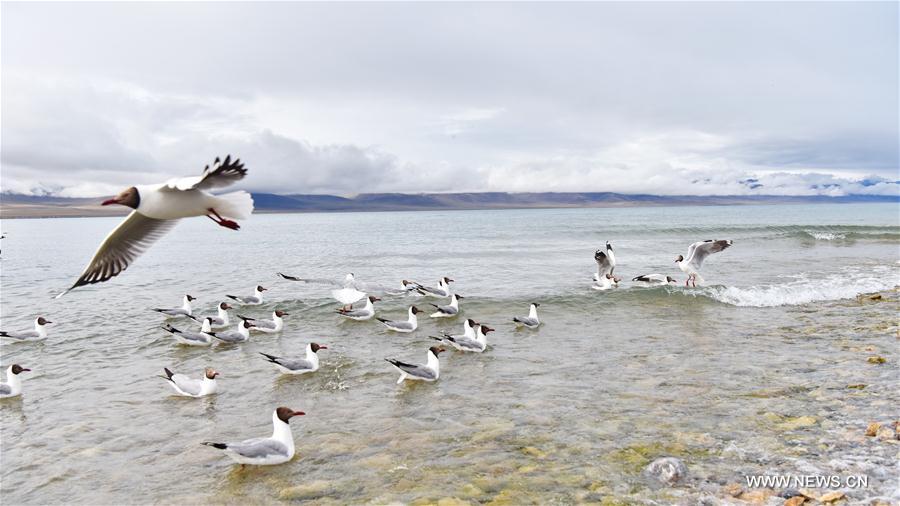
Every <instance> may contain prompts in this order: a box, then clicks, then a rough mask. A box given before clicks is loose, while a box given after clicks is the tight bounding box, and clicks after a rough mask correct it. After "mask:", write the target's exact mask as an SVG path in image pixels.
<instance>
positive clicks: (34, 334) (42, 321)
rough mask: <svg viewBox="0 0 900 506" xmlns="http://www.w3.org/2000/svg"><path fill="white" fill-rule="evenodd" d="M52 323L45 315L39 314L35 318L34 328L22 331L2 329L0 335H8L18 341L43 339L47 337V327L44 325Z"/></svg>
mask: <svg viewBox="0 0 900 506" xmlns="http://www.w3.org/2000/svg"><path fill="white" fill-rule="evenodd" d="M50 323H53V322H51V321H50V320H48V319H46V318H44V317H43V316H38V317H37V318H35V320H34V330H23V331H20V332H15V331H12V332H8V331H5V330H0V337H7V338H9V339H15V340H16V341H41V340H44V339H47V329H45V328H44V326H45V325H48V324H50Z"/></svg>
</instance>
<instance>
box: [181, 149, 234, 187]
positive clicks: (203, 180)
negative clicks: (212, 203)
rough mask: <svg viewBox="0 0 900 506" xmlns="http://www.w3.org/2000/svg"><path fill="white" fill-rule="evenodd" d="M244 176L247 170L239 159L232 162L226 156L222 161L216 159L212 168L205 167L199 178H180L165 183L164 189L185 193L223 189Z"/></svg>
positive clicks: (229, 157) (229, 156)
mask: <svg viewBox="0 0 900 506" xmlns="http://www.w3.org/2000/svg"><path fill="white" fill-rule="evenodd" d="M246 175H247V169H245V168H244V164H242V163H241V161H240V159H237V158H235V159H234V161H231V155H228V156H226V157H225V160H224V161H222V160H219V158H216V160H215V161H214V162H213V166H212V168H210V166H209V165H207V166H206V167H204V169H203V173H202V174H200V175H199V176H189V177H180V178H175V179H171V180H169V181H167V182H166V185H165V186H164V189H166V190H169V191H177V190H180V191H187V190H212V189H214V188H224V187H226V186H231V185H233V184H234V183H236V182H238V181H240V180H241V179H244V176H246Z"/></svg>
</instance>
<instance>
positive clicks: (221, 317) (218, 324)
mask: <svg viewBox="0 0 900 506" xmlns="http://www.w3.org/2000/svg"><path fill="white" fill-rule="evenodd" d="M218 307H219V314H218V315H217V316H209V317H207V318H208V319H209V325H210V327H212V328H214V329H221V328H225V327H227V326H229V325H231V319H230V318H229V317H228V310H229V309H231V305H230V304H228V303H227V302H220V303H219V306H218Z"/></svg>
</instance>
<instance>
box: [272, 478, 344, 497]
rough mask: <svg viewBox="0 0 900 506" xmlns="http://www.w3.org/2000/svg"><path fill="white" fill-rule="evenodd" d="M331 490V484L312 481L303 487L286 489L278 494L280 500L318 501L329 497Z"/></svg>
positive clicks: (297, 486)
mask: <svg viewBox="0 0 900 506" xmlns="http://www.w3.org/2000/svg"><path fill="white" fill-rule="evenodd" d="M330 490H331V483H330V482H327V481H323V480H316V481H311V482H309V483H304V484H302V485H295V486H293V487H286V488H283V489H281V490H280V491H279V492H278V498H279V499H283V500H292V499H316V498H318V497H322V496H324V495H327V493H328V492H329V491H330Z"/></svg>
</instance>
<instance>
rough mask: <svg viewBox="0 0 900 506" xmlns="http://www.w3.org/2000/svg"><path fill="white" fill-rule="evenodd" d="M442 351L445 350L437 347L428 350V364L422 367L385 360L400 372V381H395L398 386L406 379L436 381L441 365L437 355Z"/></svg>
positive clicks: (420, 365) (390, 359) (439, 374)
mask: <svg viewBox="0 0 900 506" xmlns="http://www.w3.org/2000/svg"><path fill="white" fill-rule="evenodd" d="M444 351H446V350H445V349H444V348H441V347H439V346H432V347H431V348H428V362H427V363H426V364H424V365H423V364H407V363H406V362H401V361H399V360H394V359H392V358H386V359H385V360H387V361H388V363H390V364H391V365H392V366H394V367H396V368H397V370H398V371H400V379H398V380H397V384H398V385H399V384H400V383H403V380H406V379H408V380H415V381H437V379H438V378H439V377H440V376H441V363H440V361H439V360H438V355H439V354H440V353H441V352H444Z"/></svg>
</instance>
